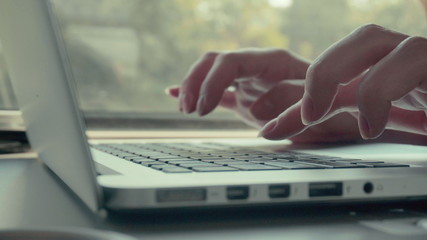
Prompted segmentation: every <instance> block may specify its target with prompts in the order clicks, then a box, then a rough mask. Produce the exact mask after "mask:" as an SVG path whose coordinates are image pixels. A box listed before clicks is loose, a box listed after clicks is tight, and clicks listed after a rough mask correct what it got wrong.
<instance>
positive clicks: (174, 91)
mask: <svg viewBox="0 0 427 240" xmlns="http://www.w3.org/2000/svg"><path fill="white" fill-rule="evenodd" d="M165 94H166V95H169V96H171V97H174V98H178V97H179V87H177V86H171V87H167V88H165Z"/></svg>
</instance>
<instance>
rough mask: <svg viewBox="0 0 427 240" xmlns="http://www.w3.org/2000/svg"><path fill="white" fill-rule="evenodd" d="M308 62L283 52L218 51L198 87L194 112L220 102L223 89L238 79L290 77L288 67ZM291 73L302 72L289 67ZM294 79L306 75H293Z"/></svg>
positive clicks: (271, 80) (200, 111) (299, 65)
mask: <svg viewBox="0 0 427 240" xmlns="http://www.w3.org/2000/svg"><path fill="white" fill-rule="evenodd" d="M306 67H307V64H306V63H305V62H303V61H302V60H298V59H296V57H294V56H292V55H291V54H289V53H288V52H286V51H283V50H270V51H242V52H233V53H224V54H220V55H218V56H217V57H216V58H215V62H214V64H213V65H212V68H211V70H210V71H209V73H208V75H207V76H206V79H205V81H203V83H202V86H201V88H200V94H199V99H198V101H197V111H198V113H199V114H200V115H206V114H208V113H209V112H211V111H212V110H213V109H214V108H215V107H216V106H217V105H218V103H219V101H220V99H221V96H222V94H223V92H224V91H225V89H227V88H228V87H229V86H230V84H231V83H232V82H233V81H234V80H235V79H238V78H245V77H256V78H259V79H262V80H263V81H266V82H270V83H273V82H277V81H280V80H282V79H284V78H289V77H292V76H289V75H291V74H289V71H290V70H289V69H292V68H306ZM292 71H293V72H301V73H302V72H303V73H304V75H305V71H301V70H300V71H298V70H296V69H292ZM295 78H305V76H302V77H295Z"/></svg>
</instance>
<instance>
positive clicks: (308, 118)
mask: <svg viewBox="0 0 427 240" xmlns="http://www.w3.org/2000/svg"><path fill="white" fill-rule="evenodd" d="M313 110H314V105H313V99H312V98H311V97H310V96H309V95H308V94H304V96H303V98H302V103H301V121H302V123H303V124H304V125H306V126H307V125H310V124H311V123H312V122H314V121H315V120H317V119H314V118H313Z"/></svg>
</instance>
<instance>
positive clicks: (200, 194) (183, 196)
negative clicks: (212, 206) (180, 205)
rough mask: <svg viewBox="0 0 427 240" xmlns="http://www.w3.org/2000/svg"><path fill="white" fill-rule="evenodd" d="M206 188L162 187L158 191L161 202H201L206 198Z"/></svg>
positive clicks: (157, 197)
mask: <svg viewBox="0 0 427 240" xmlns="http://www.w3.org/2000/svg"><path fill="white" fill-rule="evenodd" d="M206 195H207V194H206V189H205V188H182V189H160V190H157V192H156V200H157V202H159V203H168V202H200V201H205V200H206Z"/></svg>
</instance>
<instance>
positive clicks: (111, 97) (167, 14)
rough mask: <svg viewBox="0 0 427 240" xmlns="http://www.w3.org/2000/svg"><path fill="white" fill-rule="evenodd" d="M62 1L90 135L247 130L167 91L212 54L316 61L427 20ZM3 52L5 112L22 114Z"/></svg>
mask: <svg viewBox="0 0 427 240" xmlns="http://www.w3.org/2000/svg"><path fill="white" fill-rule="evenodd" d="M53 3H54V6H55V11H56V12H57V14H56V15H57V16H58V17H59V18H60V22H61V29H62V35H63V36H64V39H65V42H66V45H67V50H68V53H69V54H68V55H69V57H70V60H71V63H72V69H73V74H74V77H75V79H76V83H77V87H78V98H79V102H80V107H81V109H82V110H83V112H84V113H85V117H86V120H87V122H88V126H89V128H96V127H107V128H108V127H112V128H114V127H117V126H119V125H120V126H121V127H123V126H124V123H125V124H127V126H126V128H151V129H152V128H176V127H179V128H202V129H206V128H214V129H217V128H229V129H246V126H245V125H243V124H241V123H240V122H239V121H238V120H237V118H236V117H234V115H233V114H230V113H229V112H228V111H225V110H223V109H218V110H217V111H215V113H214V114H212V115H209V116H207V117H205V118H198V117H196V116H186V115H183V114H180V113H179V112H178V111H177V109H178V107H177V102H176V100H175V99H172V98H170V97H168V96H167V95H166V94H165V93H164V89H165V88H166V87H168V86H170V85H176V84H179V83H180V82H181V81H182V78H183V76H184V75H185V73H186V71H187V70H188V68H189V66H191V64H192V63H193V62H194V61H196V59H197V58H198V57H200V56H201V55H202V54H203V53H204V52H207V51H212V50H236V49H240V48H247V47H276V48H284V49H290V50H292V51H294V52H296V53H298V54H300V55H302V56H304V57H306V58H307V59H313V58H315V57H316V56H317V55H318V54H320V53H321V52H322V51H323V50H324V49H325V48H326V47H328V46H329V45H330V44H331V43H333V42H335V41H336V40H338V39H340V38H342V37H343V36H344V35H346V34H348V33H349V32H351V31H352V30H353V29H354V28H355V27H357V26H360V25H362V24H365V23H377V24H380V25H382V26H385V27H389V28H391V29H395V30H398V31H403V32H406V33H409V34H412V35H424V33H425V28H424V25H423V24H415V23H418V22H422V21H424V17H425V16H424V15H423V12H422V10H421V9H420V8H419V4H418V3H417V2H412V1H411V2H408V1H405V0H398V1H387V0H377V1H360V0H347V1H334V0H328V1H314V2H313V1H310V0H298V1H292V0H256V1H248V0H232V1H231V0H218V1H211V0H190V1H189V0H165V1H144V0H129V1H120V0H96V1H87V0H74V1H67V0H53ZM1 52H2V50H1V47H0V109H17V108H18V107H17V104H16V101H15V100H14V96H13V94H12V90H11V87H10V83H9V79H8V74H7V69H6V66H5V64H4V62H3V58H2V54H1ZM111 120H116V121H111ZM108 124H110V125H108Z"/></svg>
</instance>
